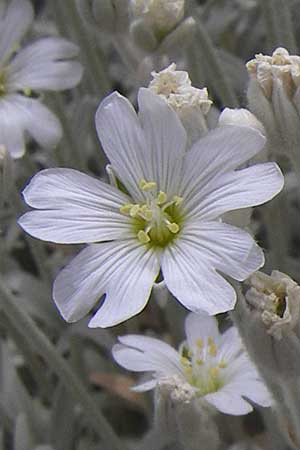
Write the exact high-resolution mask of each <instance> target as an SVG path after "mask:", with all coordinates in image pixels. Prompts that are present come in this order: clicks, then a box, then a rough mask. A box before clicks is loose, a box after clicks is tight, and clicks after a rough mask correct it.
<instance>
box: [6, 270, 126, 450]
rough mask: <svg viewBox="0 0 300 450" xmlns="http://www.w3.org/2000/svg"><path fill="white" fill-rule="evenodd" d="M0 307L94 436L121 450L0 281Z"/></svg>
mask: <svg viewBox="0 0 300 450" xmlns="http://www.w3.org/2000/svg"><path fill="white" fill-rule="evenodd" d="M0 305H1V307H2V308H3V309H4V310H5V312H6V314H7V316H8V317H9V318H10V320H11V322H12V323H13V324H14V325H15V326H16V327H17V328H18V330H19V332H20V333H21V334H22V335H23V337H24V339H28V341H29V342H30V344H31V345H32V347H33V348H34V349H35V351H36V352H37V353H38V354H39V355H40V356H41V357H42V358H43V359H44V360H45V361H46V362H47V363H48V365H49V367H50V368H51V370H52V371H53V372H54V373H55V374H56V375H57V376H58V377H59V378H60V380H61V382H62V383H63V384H64V386H65V388H66V390H67V391H68V392H69V393H70V395H71V396H72V397H73V398H74V400H75V401H76V402H78V403H79V404H80V405H81V406H82V408H83V410H84V411H85V417H86V420H87V421H88V422H89V423H90V426H91V427H92V428H93V430H94V431H95V433H96V434H97V435H98V436H99V437H100V438H101V439H102V440H103V441H104V442H105V443H106V446H107V448H111V449H114V450H124V444H123V443H121V442H120V440H119V438H118V437H117V435H116V434H115V432H114V431H113V429H112V428H111V426H110V424H109V423H108V422H107V420H106V419H105V417H104V416H103V415H102V413H101V411H100V408H99V407H98V405H97V404H96V403H94V402H93V400H92V399H91V397H90V395H89V393H88V391H87V389H86V387H85V386H84V384H83V383H82V381H81V380H80V378H79V377H78V376H77V375H76V374H75V372H74V371H73V369H72V368H71V367H70V366H69V365H68V363H67V362H66V361H65V360H64V359H63V358H62V357H61V356H60V354H59V353H58V352H57V350H56V349H55V347H54V346H53V345H52V344H51V342H50V341H49V340H48V339H47V337H46V336H45V335H44V334H43V333H42V332H41V331H40V330H39V328H38V327H37V325H36V324H35V323H34V321H33V320H32V319H31V318H30V317H29V316H28V315H27V314H26V313H25V312H24V311H23V309H22V308H21V307H20V305H19V304H18V301H16V299H15V297H14V296H13V295H12V294H11V293H10V292H9V290H8V289H7V288H6V286H5V285H4V283H3V280H2V277H0Z"/></svg>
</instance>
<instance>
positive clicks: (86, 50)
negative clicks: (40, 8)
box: [53, 0, 111, 100]
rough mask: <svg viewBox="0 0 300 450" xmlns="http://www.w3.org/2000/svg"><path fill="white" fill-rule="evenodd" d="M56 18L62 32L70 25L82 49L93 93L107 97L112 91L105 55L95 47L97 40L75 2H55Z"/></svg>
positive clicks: (71, 0)
mask: <svg viewBox="0 0 300 450" xmlns="http://www.w3.org/2000/svg"><path fill="white" fill-rule="evenodd" d="M53 6H54V9H55V11H54V12H55V17H57V18H58V19H59V20H58V22H59V24H60V28H61V31H62V32H64V31H65V27H66V23H67V24H69V25H70V29H71V33H72V35H73V36H74V40H76V41H77V43H78V45H79V46H80V47H81V53H80V56H81V58H82V60H83V62H84V66H85V67H86V68H87V71H88V72H87V75H88V78H89V84H90V86H91V87H92V90H93V93H94V94H95V95H97V96H98V97H99V100H100V98H101V97H103V96H104V95H106V94H107V93H108V92H109V91H110V90H111V85H110V81H109V79H108V76H107V73H106V67H107V65H106V63H105V61H104V55H103V54H102V52H101V50H100V49H99V48H96V46H95V40H94V39H93V38H92V36H91V35H90V34H89V33H88V30H87V28H86V26H85V25H84V23H83V22H82V21H81V18H80V17H79V15H78V12H77V8H76V5H75V3H74V0H64V1H61V0H56V1H53Z"/></svg>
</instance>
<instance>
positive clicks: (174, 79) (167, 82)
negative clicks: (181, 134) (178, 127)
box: [149, 63, 212, 144]
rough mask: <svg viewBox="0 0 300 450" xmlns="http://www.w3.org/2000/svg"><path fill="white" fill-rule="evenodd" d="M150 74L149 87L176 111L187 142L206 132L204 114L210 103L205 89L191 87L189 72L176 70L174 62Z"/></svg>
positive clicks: (207, 110) (190, 142) (191, 141)
mask: <svg viewBox="0 0 300 450" xmlns="http://www.w3.org/2000/svg"><path fill="white" fill-rule="evenodd" d="M151 75H152V77H153V80H152V81H151V82H150V84H149V89H150V90H151V91H153V92H155V93H156V94H157V95H159V96H160V97H161V98H162V99H163V100H165V101H166V102H167V103H168V105H170V106H171V107H172V108H173V109H174V110H175V111H176V113H177V114H178V116H179V118H180V120H181V121H182V124H183V126H184V127H185V129H186V131H187V134H188V139H189V144H192V143H193V142H195V141H196V140H197V139H199V138H200V136H202V135H203V134H205V133H206V132H207V124H206V119H205V116H206V115H207V113H208V112H209V110H210V107H211V104H212V101H211V100H209V98H208V93H207V89H206V88H203V89H198V88H195V87H193V86H192V83H191V80H190V78H189V74H188V73H187V72H185V71H183V70H176V64H174V63H173V64H171V65H170V66H169V67H167V68H166V69H164V70H162V71H161V72H158V73H157V72H152V73H151Z"/></svg>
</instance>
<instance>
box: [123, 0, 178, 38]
mask: <svg viewBox="0 0 300 450" xmlns="http://www.w3.org/2000/svg"><path fill="white" fill-rule="evenodd" d="M130 9H131V12H132V15H133V17H134V18H136V19H137V18H143V19H144V20H145V21H146V22H147V23H148V25H149V26H150V27H151V28H153V30H154V32H155V33H158V34H166V33H168V32H169V31H170V30H172V28H174V27H175V26H176V25H177V24H178V23H179V22H180V21H181V19H182V18H183V15H184V0H131V2H130Z"/></svg>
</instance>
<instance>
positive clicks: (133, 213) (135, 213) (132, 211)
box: [129, 204, 140, 217]
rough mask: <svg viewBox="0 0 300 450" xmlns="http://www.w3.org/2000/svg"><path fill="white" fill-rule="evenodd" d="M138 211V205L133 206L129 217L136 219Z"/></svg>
mask: <svg viewBox="0 0 300 450" xmlns="http://www.w3.org/2000/svg"><path fill="white" fill-rule="evenodd" d="M139 211H140V205H138V204H137V205H133V206H132V207H131V209H130V211H129V214H130V216H131V217H136V216H137V215H138V213H139Z"/></svg>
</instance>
